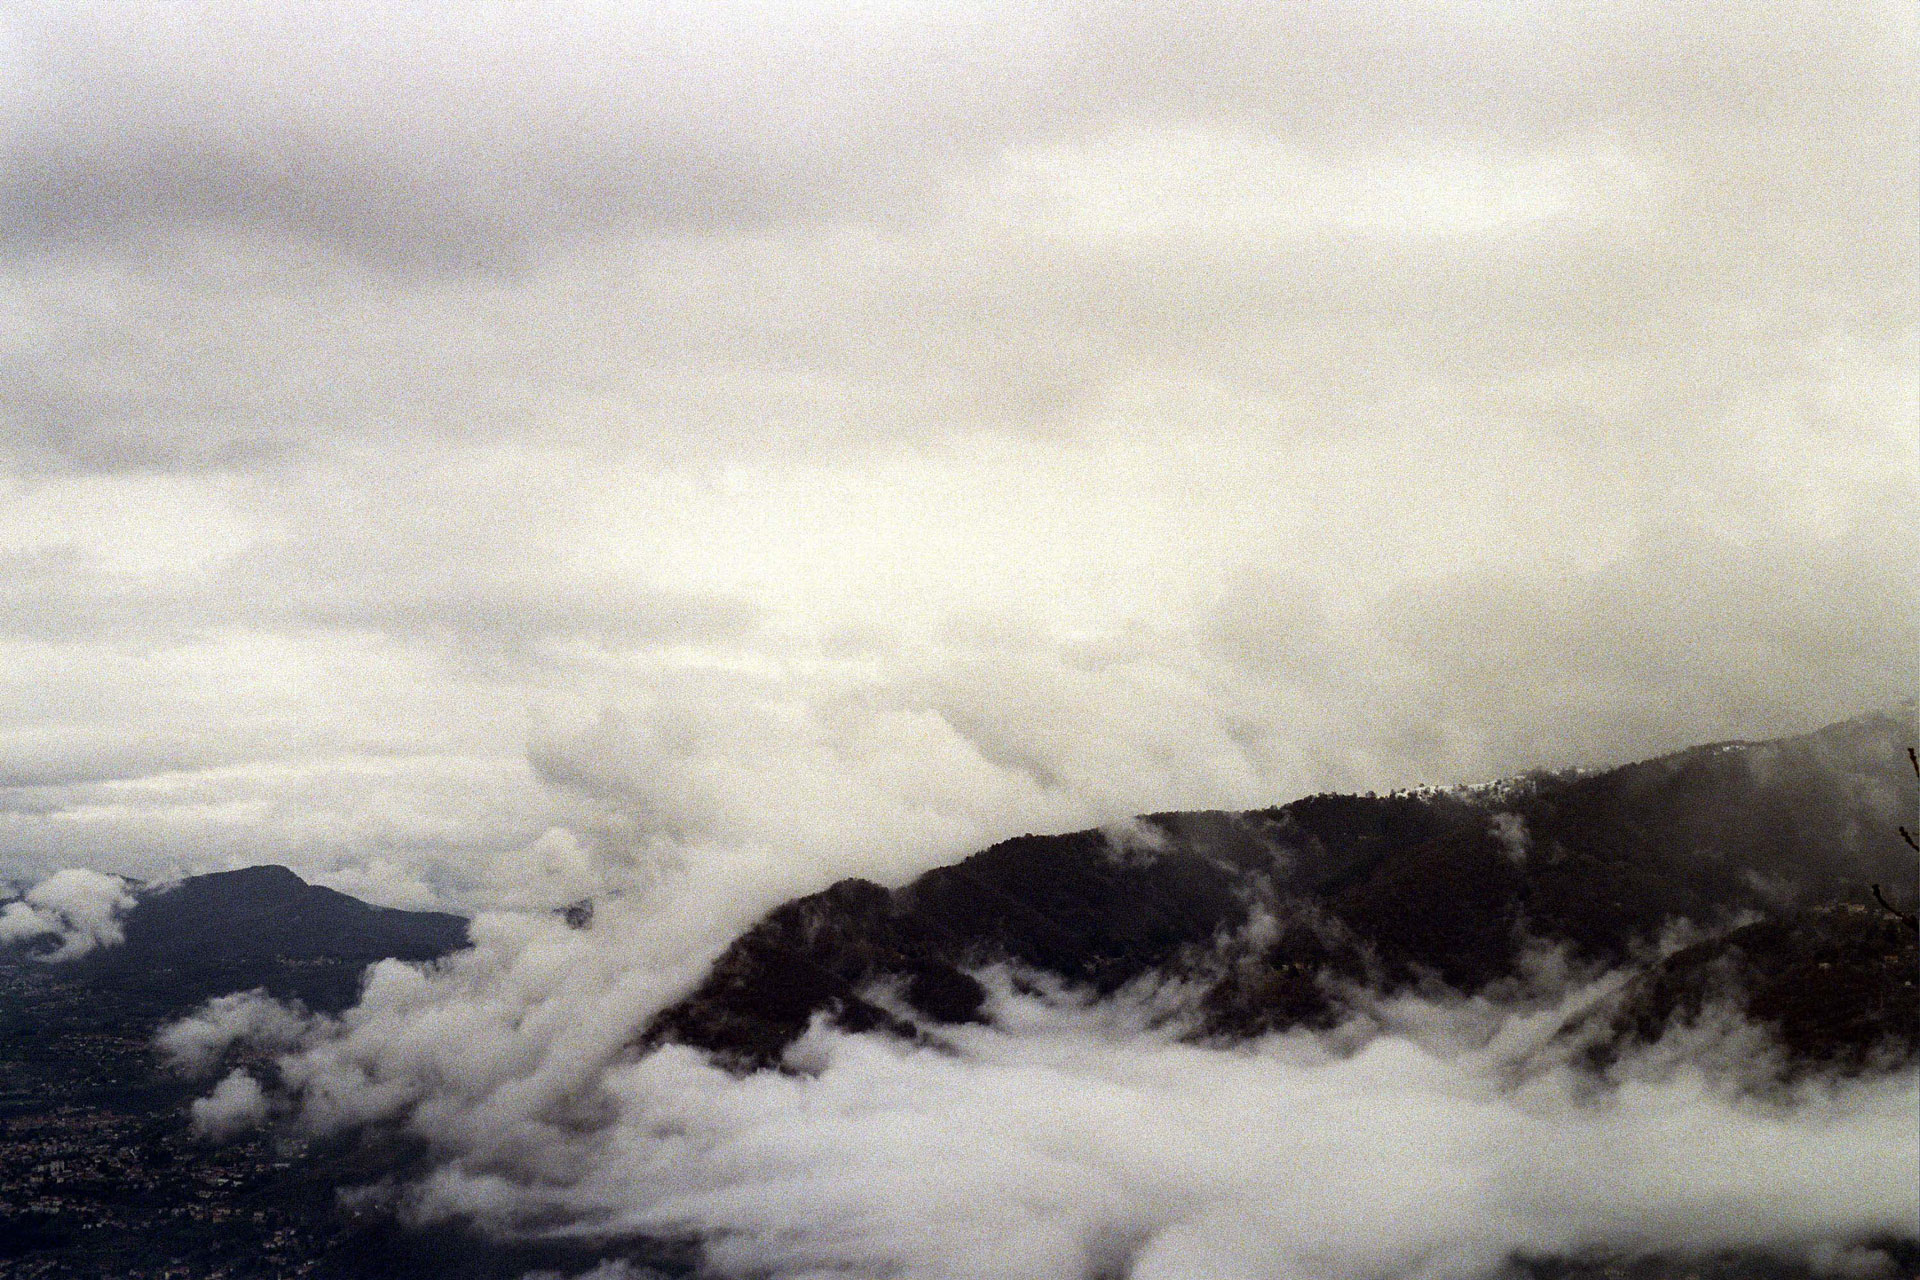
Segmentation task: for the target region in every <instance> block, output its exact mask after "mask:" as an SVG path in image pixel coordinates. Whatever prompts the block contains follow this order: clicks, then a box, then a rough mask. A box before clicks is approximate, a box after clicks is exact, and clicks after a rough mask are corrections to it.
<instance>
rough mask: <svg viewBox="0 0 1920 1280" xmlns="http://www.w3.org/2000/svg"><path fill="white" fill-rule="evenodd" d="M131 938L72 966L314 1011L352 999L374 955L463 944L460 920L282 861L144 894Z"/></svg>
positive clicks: (413, 953)
mask: <svg viewBox="0 0 1920 1280" xmlns="http://www.w3.org/2000/svg"><path fill="white" fill-rule="evenodd" d="M136 899H137V900H136V902H135V905H134V906H133V908H132V909H131V910H129V911H128V912H127V914H126V916H125V917H124V918H123V920H122V922H121V923H122V927H123V928H124V929H125V932H126V941H125V942H122V943H120V944H118V945H114V946H107V947H101V948H99V949H98V950H95V951H93V952H91V953H89V954H88V955H86V956H84V957H82V958H80V959H78V960H75V961H71V962H69V964H68V967H69V968H70V969H72V970H73V971H74V973H75V975H76V976H79V977H83V978H85V979H88V980H90V981H92V982H94V983H96V984H102V985H106V986H111V987H114V988H117V989H120V990H123V991H128V992H140V993H147V994H150V995H152V996H155V997H164V998H165V999H166V1001H167V1002H168V1003H169V1004H182V1003H184V1004H188V1005H190V1004H192V1003H195V1002H196V1001H198V1000H203V999H206V998H207V997H209V996H213V995H220V994H223V993H225V992H229V991H238V990H245V989H248V988H252V987H264V988H266V989H267V990H268V991H269V992H271V993H272V994H274V995H278V996H283V997H295V998H298V999H301V1000H304V1001H305V1002H306V1003H308V1004H309V1005H312V1006H314V1007H316V1008H324V1009H329V1010H337V1009H341V1008H344V1007H345V1006H346V1005H348V1004H351V1003H352V1002H353V999H354V997H355V996H356V995H357V993H358V991H359V982H360V973H361V971H362V970H363V969H364V968H365V967H366V966H367V965H369V964H372V963H374V962H375V961H377V960H384V959H389V958H392V959H398V960H431V959H434V958H435V957H438V956H442V955H445V954H446V953H447V952H449V951H453V950H456V949H458V948H460V947H463V946H465V945H466V942H467V921H466V919H465V918H464V917H461V916H457V915H448V914H446V913H443V912H437V911H399V910H394V909H392V908H388V907H376V906H372V905H370V904H368V903H365V902H362V901H360V900H359V899H358V898H353V897H349V896H348V895H347V894H344V893H339V892H337V891H335V890H333V889H327V888H323V887H321V886H320V885H315V884H308V883H307V882H306V881H304V880H302V879H301V878H300V877H299V876H297V875H295V874H294V873H293V872H291V871H289V870H287V868H285V867H276V866H261V867H246V868H243V869H242V870H239V871H221V872H216V873H214V874H212V875H204V876H193V877H191V878H189V879H186V880H182V881H180V882H179V883H178V884H175V885H171V886H167V887H164V888H160V889H151V890H142V891H140V892H138V893H137V894H136Z"/></svg>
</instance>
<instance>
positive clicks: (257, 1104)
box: [189, 1071, 267, 1142]
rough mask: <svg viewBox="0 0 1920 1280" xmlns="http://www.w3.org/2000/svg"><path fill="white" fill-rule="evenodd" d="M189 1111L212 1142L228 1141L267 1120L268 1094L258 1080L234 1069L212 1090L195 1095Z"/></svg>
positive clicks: (197, 1128)
mask: <svg viewBox="0 0 1920 1280" xmlns="http://www.w3.org/2000/svg"><path fill="white" fill-rule="evenodd" d="M189 1111H190V1113H191V1123H192V1125H193V1131H194V1133H196V1134H198V1135H199V1136H200V1137H202V1138H204V1139H206V1140H207V1141H209V1142H224V1141H226V1140H227V1139H228V1138H231V1137H234V1136H235V1135H236V1134H240V1133H244V1132H246V1131H247V1130H248V1129H252V1128H255V1127H257V1126H258V1125H260V1124H261V1123H262V1122H263V1121H265V1120H266V1118H267V1096H266V1094H265V1092H263V1091H262V1090H261V1088H260V1082H259V1081H258V1080H256V1079H254V1078H253V1077H252V1076H250V1075H248V1074H247V1073H246V1072H244V1071H234V1072H231V1073H229V1074H228V1075H227V1077H226V1078H225V1079H223V1080H221V1081H220V1083H219V1084H218V1085H216V1086H215V1087H214V1090H213V1092H212V1093H210V1094H208V1095H207V1096H206V1097H204V1098H195V1099H194V1100H193V1105H192V1107H190V1108H189Z"/></svg>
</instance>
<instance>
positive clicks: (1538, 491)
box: [0, 0, 1920, 908]
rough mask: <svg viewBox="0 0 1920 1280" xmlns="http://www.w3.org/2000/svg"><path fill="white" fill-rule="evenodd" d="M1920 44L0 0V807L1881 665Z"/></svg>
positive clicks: (806, 760) (880, 840) (478, 807)
mask: <svg viewBox="0 0 1920 1280" xmlns="http://www.w3.org/2000/svg"><path fill="white" fill-rule="evenodd" d="M1914 44H1915V37H1914V33H1913V30H1912V23H1911V19H1910V15H1908V14H1907V13H1906V12H1905V10H1904V9H1903V8H1901V7H1899V6H1893V5H1887V6H1880V5H1868V6H1865V7H1858V8H1856V9H1854V10H1851V11H1849V12H1848V13H1847V14H1845V15H1838V14H1836V13H1834V12H1833V10H1832V8H1831V6H1823V5H1788V6H1785V7H1782V6H1780V5H1772V4H1770V5H1746V4H1737V3H1736V4H1700V5H1695V4H1686V3H1673V4H1664V5H1655V6H1650V7H1649V6H1640V7H1632V6H1629V7H1625V8H1607V9H1593V10H1581V11H1579V12H1575V11H1572V10H1566V11H1553V12H1529V13H1527V14H1519V13H1506V12H1500V13H1495V12H1493V11H1488V10H1485V9H1483V8H1477V7H1473V6H1466V5H1448V4H1440V5H1427V6H1423V7H1421V8H1419V9H1418V10H1417V11H1416V10H1406V9H1405V7H1404V6H1382V5H1375V4H1369V3H1357V2H1349V0H1341V2H1339V3H1329V4H1320V5H1314V6H1309V7H1307V8H1304V9H1302V8H1298V7H1292V8H1286V9H1273V10H1272V11H1266V10H1257V11H1246V10H1244V9H1242V8H1239V7H1235V6H1226V7H1208V8H1203V9H1202V10H1199V11H1196V10H1194V9H1193V8H1192V6H1190V5H1189V6H1184V7H1180V8H1179V9H1178V10H1177V11H1176V10H1175V9H1172V8H1168V7H1165V6H1156V5H1153V4H1147V5H1108V4H1102V3H1080V4H1057V5H1056V4H1042V5H1037V6H1036V5H1027V6H1019V7H1009V6H1000V5H993V4H986V5H974V6H958V7H955V6H945V7H940V8H938V9H937V11H936V10H935V9H931V8H927V7H925V6H915V5H911V4H900V5H881V6H871V5H867V6H844V5H834V4H804V5H794V6H787V7H783V8H774V9H769V8H767V7H766V6H740V5H726V4H722V5H718V6H714V5H700V6H687V5H666V6H660V5H653V6H648V7H645V8H639V9H636V8H634V7H632V6H614V5H602V4H597V3H584V2H583V3H568V4H561V5H555V6H547V7H544V8H543V9H542V10H541V12H540V13H539V14H538V15H533V14H529V13H528V12H527V11H525V10H524V9H522V8H518V7H514V6H493V5H469V6H462V7H461V8H460V9H459V10H458V11H457V12H449V13H437V14H428V13H425V12H423V11H421V10H419V9H418V8H416V7H412V6H403V5H389V4H384V3H373V2H372V0H367V2H364V3H354V4H349V5H345V6H338V7H334V8H330V9H329V10H328V11H327V13H326V14H323V15H316V14H293V13H279V12H274V13H265V12H262V11H259V10H258V9H257V8H255V7H252V6H246V5H237V4H227V3H219V2H217V0H206V2H197V3H194V4H191V5H188V6H185V7H182V6H178V5H164V6H152V5H145V4H68V5H44V4H35V3H27V2H21V3H7V4H0V175H4V179H5V180H4V182H0V188H4V191H5V193H6V194H5V196H4V204H0V281H3V282H4V284H3V285H0V294H4V296H5V297H6V299H7V301H6V304H5V307H6V323H5V324H4V325H0V423H4V427H3V428H0V492H4V493H5V495H6V498H7V501H6V503H4V504H0V871H4V872H5V874H7V875H10V876H14V877H16V878H18V879H21V880H38V879H40V878H43V877H44V876H45V875H47V874H49V873H51V872H53V871H55V870H57V869H59V868H62V867H70V866H76V865H93V866H97V867H99V868H101V869H102V870H107V871H114V872H118V873H123V874H127V875H134V876H139V877H143V878H163V877H166V876H171V875H176V874H181V873H186V872H193V871H207V870H218V869H222V868H226V867H230V866H236V865H244V864H248V863H254V862H261V861H269V860H271V861H282V862H286V863H288V864H289V865H292V866H293V867H295V869H296V870H298V871H299V872H300V873H301V874H302V875H303V876H306V877H307V878H309V879H312V880H315V881H318V882H321V883H328V884H333V885H336V886H338V887H341V888H346V889H351V890H352V891H355V892H364V893H368V894H372V895H375V896H377V897H380V898H381V900H383V901H390V902H393V903H395V904H401V905H409V906H418V905H429V904H442V905H455V906H465V907H476V908H477V907H488V906H502V905H512V904H523V905H524V904H527V903H529V902H530V901H531V897H532V896H533V895H535V894H547V895H554V896H553V900H555V901H568V900H571V898H572V897H575V896H578V894H579V892H583V891H586V890H587V889H590V888H592V887H593V886H594V884H596V883H598V882H600V881H601V880H609V878H610V880H609V882H621V883H625V882H627V881H632V882H635V883H639V882H644V881H645V880H646V879H647V878H648V876H650V875H652V874H654V871H653V868H655V867H657V866H664V865H672V864H674V863H676V862H685V861H687V860H690V859H691V860H699V859H703V858H711V859H715V860H717V861H716V865H730V866H733V867H735V868H751V867H757V868H759V870H757V871H754V872H752V874H754V875H757V876H760V878H761V880H762V881H763V883H764V885H765V888H764V889H763V890H760V891H758V892H759V893H760V895H761V896H762V897H766V896H769V895H772V894H775V893H777V892H779V891H780V890H784V889H785V888H788V887H793V886H799V885H802V884H818V883H820V882H823V881H824V880H826V879H828V878H830V877H831V876H832V875H833V874H836V873H838V872H839V871H841V870H843V869H859V870H862V871H865V872H867V873H869V874H874V875H878V876H880V877H881V878H885V879H898V878H904V877H905V876H907V875H909V874H911V873H912V872H913V871H914V870H917V869H919V868H921V867H924V866H925V865H928V863H929V862H930V861H933V860H938V859H940V858H945V857H950V856H953V855H955V854H958V853H961V852H964V851H965V850H967V849H970V848H974V847H978V846H980V845H982V844H985V843H988V842H990V841H991V840H993V839H995V838H999V837H1002V836H1006V835H1010V834H1017V833H1018V832H1020V831H1022V830H1028V829H1061V828H1071V827H1081V826H1087V825H1092V824H1096V823H1101V822H1106V821H1112V820H1117V819H1120V818H1123V817H1125V816H1126V815H1128V814H1131V813H1136V812H1141V811H1148V810H1154V809H1167V808H1175V807H1190V806H1221V807H1238V806H1244V805H1256V804H1269V803H1275V802H1279V801H1284V800H1287V799H1290V798H1292V797H1294V796H1296V795H1299V794H1302V793H1305V792H1311V791H1315V790H1323V789H1349V790H1367V789H1374V788H1385V787H1391V786H1396V785H1404V784H1415V783H1439V784H1445V783H1451V782H1457V781H1463V780H1470V779H1475V778H1484V777H1488V776H1492V775H1495V774H1499V773H1502V772H1507V771H1511V770H1514V769H1522V768H1528V767H1533V766H1540V765H1545V766H1556V765H1563V764H1577V763H1602V762H1607V761H1617V760H1621V759H1626V758H1632V757H1636V756H1645V755H1649V754H1654V753H1656V752H1658V751H1661V750H1664V749H1669V748H1673V747H1677V746H1680V745H1684V744H1687V743H1691V742H1698V741H1704V740H1710V739H1714V738H1720V737H1748V738H1753V737H1763V736H1767V735H1770V734H1773V733H1785V732H1793V731H1800V730H1806V729H1810V728H1813V727H1815V726H1816V725H1818V724H1820V723H1823V722H1826V721H1830V720H1833V719H1837V718H1840V717H1842V716H1845V715H1849V714H1853V713H1856V712H1858V711H1860V710H1862V709H1863V708H1865V707H1868V706H1872V705H1878V704H1884V703H1886V702H1888V701H1891V700H1892V699H1893V698H1894V697H1897V696H1899V695H1901V694H1903V693H1907V692H1910V689H1911V684H1912V681H1911V672H1912V670H1913V662H1914V659H1915V654H1916V643H1915V632H1914V628H1913V624H1912V619H1913V617H1914V616H1915V612H1914V609H1913V607H1912V606H1913V603H1914V601H1913V598H1912V583H1913V582H1914V581H1915V575H1914V572H1913V570H1914V568H1915V565H1914V560H1913V551H1912V549H1913V547H1914V546H1915V545H1916V542H1915V539H1914V537H1913V536H1912V535H1913V529H1912V518H1913V517H1912V512H1913V511H1914V510H1915V504H1914V500H1913V499H1914V475H1915V466H1916V455H1915V451H1914V445H1913V436H1912V431H1911V423H1912V421H1913V419H1914V414H1915V413H1916V412H1920V405H1916V401H1915V397H1914V391H1913V383H1912V378H1911V376H1910V372H1911V368H1912V364H1913V359H1914V355H1915V352H1914V334H1915V332H1916V328H1915V324H1914V317H1913V311H1912V303H1911V300H1912V298H1913V297H1914V296H1915V295H1914V289H1913V287H1912V286H1913V284H1914V282H1915V271H1914V265H1915V264H1914V256H1913V245H1914V244H1915V243H1916V241H1915V238H1914V237H1913V235H1912V234H1910V233H1911V231H1912V230H1913V228H1914V227H1915V226H1916V225H1920V220H1917V219H1916V210H1915V204H1914V193H1913V191H1912V189H1911V184H1908V183H1904V182H1901V181H1900V180H1899V179H1898V178H1897V177H1896V176H1895V175H1898V174H1902V173H1904V172H1907V171H1908V170H1910V169H1911V167H1912V165H1911V162H1912V160H1913V159H1914V157H1915V154H1916V151H1920V147H1916V145H1915V138H1914V131H1913V126H1912V121H1913V120H1914V119H1915V118H1916V117H1915V115H1914V112H1913V111H1912V107H1913V105H1914V102H1915V98H1916V94H1915V84H1914V78H1913V75H1912V67H1913V65H1914V59H1913V56H1912V54H1913V50H1914ZM762 747H764V748H765V749H764V751H763V750H762V749H761V748H762ZM669 780H670V781H669ZM742 874H748V872H746V871H744V870H743V871H742Z"/></svg>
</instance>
